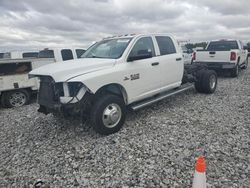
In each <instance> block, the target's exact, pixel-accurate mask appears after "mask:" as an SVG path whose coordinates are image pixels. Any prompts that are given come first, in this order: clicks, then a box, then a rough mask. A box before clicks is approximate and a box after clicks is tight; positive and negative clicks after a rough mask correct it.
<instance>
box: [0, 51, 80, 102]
mask: <svg viewBox="0 0 250 188" xmlns="http://www.w3.org/2000/svg"><path fill="white" fill-rule="evenodd" d="M84 52H85V50H84V49H81V48H77V49H75V48H52V49H44V50H42V51H40V52H39V53H37V54H34V53H33V52H27V53H23V52H15V53H13V52H11V53H5V56H4V58H3V59H0V99H1V100H0V101H1V105H2V106H3V107H18V106H22V105H24V104H27V103H28V102H29V99H30V95H31V93H32V92H33V91H37V90H38V88H39V82H38V80H37V79H36V78H33V79H29V78H28V73H29V72H30V71H31V70H33V69H35V68H38V67H41V66H43V65H47V64H51V63H53V62H58V61H60V62H61V61H66V60H69V59H77V58H78V57H80V56H81V55H82V54H83V53H84ZM34 55H36V56H38V58H37V57H36V56H34Z"/></svg>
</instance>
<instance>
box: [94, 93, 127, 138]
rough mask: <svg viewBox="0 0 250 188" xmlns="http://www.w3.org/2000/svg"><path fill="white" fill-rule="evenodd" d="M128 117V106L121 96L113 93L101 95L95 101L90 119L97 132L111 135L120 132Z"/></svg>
mask: <svg viewBox="0 0 250 188" xmlns="http://www.w3.org/2000/svg"><path fill="white" fill-rule="evenodd" d="M125 118H126V106H125V104H124V101H123V99H122V98H121V97H118V96H116V95H111V94H104V95H102V96H99V97H98V99H97V101H96V102H95V103H94V105H93V107H92V109H91V114H90V120H91V123H92V125H93V128H94V130H95V131H96V132H98V133H99V134H102V135H109V134H113V133H115V132H118V131H119V130H120V129H121V128H122V126H123V124H124V122H125Z"/></svg>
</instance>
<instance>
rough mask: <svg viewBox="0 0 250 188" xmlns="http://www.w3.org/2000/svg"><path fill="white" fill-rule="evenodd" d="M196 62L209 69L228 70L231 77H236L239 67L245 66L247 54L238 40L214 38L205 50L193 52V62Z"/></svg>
mask: <svg viewBox="0 0 250 188" xmlns="http://www.w3.org/2000/svg"><path fill="white" fill-rule="evenodd" d="M197 62H198V63H203V64H206V65H207V66H208V68H211V69H215V70H221V69H225V70H229V71H230V73H231V76H232V77H237V76H238V74H239V68H243V69H246V68H247V65H248V55H247V50H245V49H244V46H243V44H242V42H241V41H240V40H215V41H211V42H209V43H208V45H207V47H206V49H205V50H198V51H197V52H194V54H193V63H197Z"/></svg>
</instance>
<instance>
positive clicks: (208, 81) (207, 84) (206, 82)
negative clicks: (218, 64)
mask: <svg viewBox="0 0 250 188" xmlns="http://www.w3.org/2000/svg"><path fill="white" fill-rule="evenodd" d="M199 75H200V76H199V77H198V81H197V82H195V88H196V90H197V91H198V92H200V93H206V94H211V93H214V91H215V90H216V87H217V74H216V72H215V71H213V70H206V71H205V70H203V71H200V72H199Z"/></svg>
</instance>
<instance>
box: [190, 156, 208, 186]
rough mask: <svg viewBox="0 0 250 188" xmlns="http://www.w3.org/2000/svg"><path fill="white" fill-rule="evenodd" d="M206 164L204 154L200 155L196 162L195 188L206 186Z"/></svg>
mask: <svg viewBox="0 0 250 188" xmlns="http://www.w3.org/2000/svg"><path fill="white" fill-rule="evenodd" d="M205 171H206V164H205V158H204V157H203V156H200V157H198V159H197V160H196V164H195V173H194V180H193V188H206V173H205Z"/></svg>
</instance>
